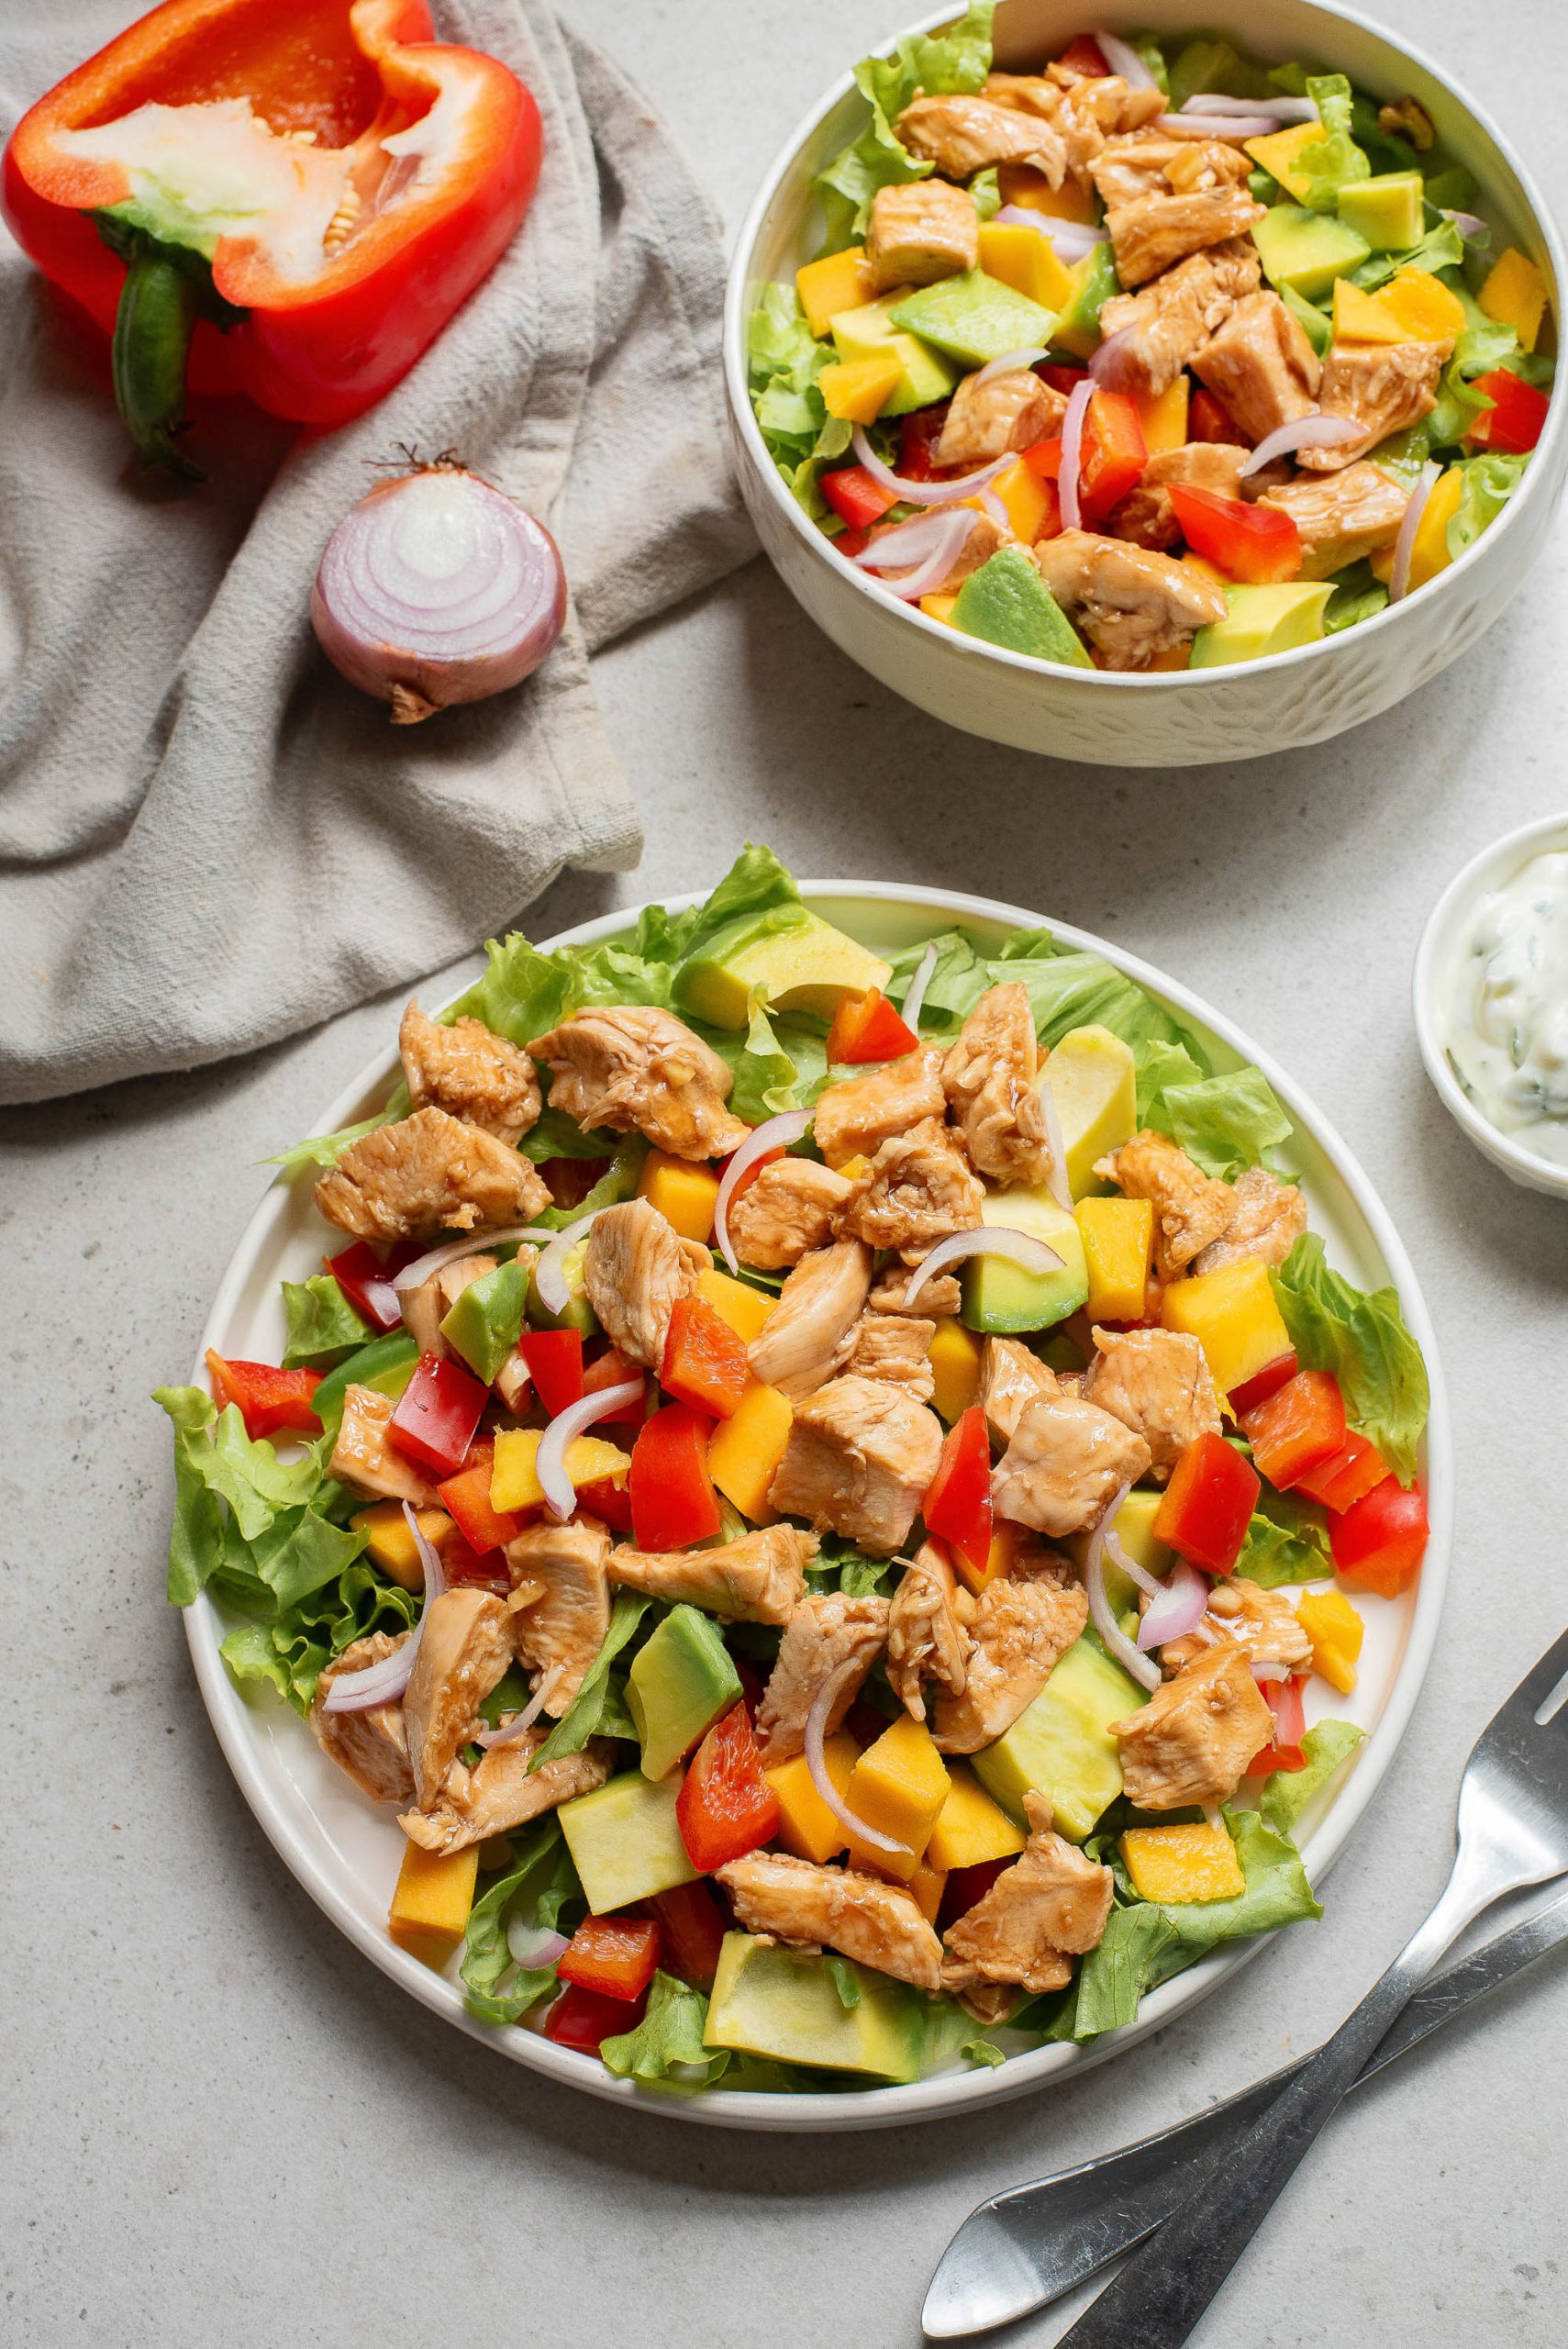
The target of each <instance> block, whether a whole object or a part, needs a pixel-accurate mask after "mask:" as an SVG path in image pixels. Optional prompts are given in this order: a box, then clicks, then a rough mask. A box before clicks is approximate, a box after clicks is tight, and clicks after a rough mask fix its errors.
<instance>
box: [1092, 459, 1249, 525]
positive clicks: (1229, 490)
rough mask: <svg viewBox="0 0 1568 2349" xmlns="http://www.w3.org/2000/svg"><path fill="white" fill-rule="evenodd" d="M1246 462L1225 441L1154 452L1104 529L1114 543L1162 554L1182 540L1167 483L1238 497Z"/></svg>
mask: <svg viewBox="0 0 1568 2349" xmlns="http://www.w3.org/2000/svg"><path fill="white" fill-rule="evenodd" d="M1246 462H1247V451H1245V449H1239V448H1238V447H1237V446H1236V444H1235V443H1234V441H1229V440H1189V441H1187V442H1186V443H1185V444H1184V447H1182V448H1180V449H1160V450H1156V451H1155V453H1154V455H1153V456H1151V458H1150V459H1149V461H1148V462H1147V463H1146V464H1145V466H1144V468H1143V473H1142V477H1141V479H1140V482H1139V484H1138V486H1137V488H1136V489H1133V490H1129V492H1128V495H1126V496H1125V497H1124V498H1123V499H1122V501H1121V504H1120V505H1119V506H1118V507H1117V508H1116V511H1115V512H1114V513H1113V514H1112V516H1111V518H1110V527H1111V529H1112V530H1113V531H1114V532H1115V533H1116V535H1117V537H1118V539H1130V540H1132V542H1133V544H1134V545H1135V546H1140V547H1154V548H1156V549H1158V550H1159V551H1161V552H1162V553H1165V552H1168V551H1169V550H1170V549H1171V548H1172V547H1174V546H1179V545H1180V544H1181V540H1182V526H1181V524H1180V523H1179V522H1178V521H1177V519H1176V509H1175V507H1173V505H1172V503H1171V491H1170V484H1171V483H1172V482H1180V483H1181V484H1182V485H1183V486H1184V488H1192V489H1210V490H1212V491H1213V492H1214V494H1215V495H1216V496H1217V497H1240V495H1241V468H1242V466H1243V465H1244V464H1245V463H1246Z"/></svg>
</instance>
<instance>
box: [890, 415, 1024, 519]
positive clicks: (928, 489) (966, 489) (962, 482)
mask: <svg viewBox="0 0 1568 2349" xmlns="http://www.w3.org/2000/svg"><path fill="white" fill-rule="evenodd" d="M850 438H851V440H852V441H853V443H854V451H855V454H856V456H857V457H858V458H859V459H860V461H861V462H862V465H863V466H864V467H865V469H866V471H867V473H870V475H871V477H872V479H873V481H875V482H880V483H881V484H882V486H883V488H884V489H890V490H891V491H892V492H893V495H894V496H895V497H896V498H898V499H900V500H901V501H902V502H903V504H904V505H906V506H952V505H954V504H956V503H957V502H958V501H959V500H960V499H961V498H964V497H973V495H974V493H975V491H976V490H978V489H984V486H985V484H986V483H987V482H988V481H995V478H996V475H997V474H998V473H1000V472H1001V471H1002V470H1003V468H1004V466H1006V465H1010V464H1011V463H1012V462H1013V453H1012V451H1011V450H1009V451H1007V454H1006V456H1005V457H993V458H992V460H991V462H990V463H989V464H988V465H982V466H981V467H980V468H979V470H978V472H976V473H963V474H962V475H961V476H960V478H959V479H958V480H957V481H906V480H905V478H904V476H903V475H902V473H895V472H894V470H893V468H892V466H891V465H884V463H883V462H882V459H881V458H880V457H879V456H878V455H877V453H876V451H875V450H874V449H873V447H872V445H871V441H870V440H869V439H868V438H867V435H866V429H865V426H864V425H863V424H857V425H856V427H855V429H854V430H853V432H852V433H851V435H850Z"/></svg>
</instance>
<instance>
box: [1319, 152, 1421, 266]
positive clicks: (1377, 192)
mask: <svg viewBox="0 0 1568 2349" xmlns="http://www.w3.org/2000/svg"><path fill="white" fill-rule="evenodd" d="M1426 196H1427V191H1426V187H1425V185H1424V184H1423V182H1422V179H1421V174H1420V173H1419V172H1380V173H1378V175H1377V177H1376V178H1375V179H1370V180H1347V181H1346V182H1345V184H1344V186H1343V187H1342V188H1340V192H1339V199H1338V201H1339V207H1340V219H1341V220H1342V221H1343V222H1344V224H1345V226H1346V228H1353V229H1354V230H1355V232H1356V234H1357V236H1358V237H1364V238H1365V239H1366V241H1367V243H1368V244H1369V245H1370V246H1371V247H1372V250H1373V252H1374V253H1403V252H1408V251H1409V250H1410V248H1411V246H1412V245H1418V244H1419V243H1420V241H1421V237H1422V232H1423V230H1424V228H1425V226H1426V217H1425V206H1426Z"/></svg>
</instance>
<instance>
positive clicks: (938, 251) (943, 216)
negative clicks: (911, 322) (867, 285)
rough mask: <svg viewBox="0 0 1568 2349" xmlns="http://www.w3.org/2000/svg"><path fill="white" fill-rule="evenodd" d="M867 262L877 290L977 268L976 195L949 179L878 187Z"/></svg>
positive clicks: (923, 282)
mask: <svg viewBox="0 0 1568 2349" xmlns="http://www.w3.org/2000/svg"><path fill="white" fill-rule="evenodd" d="M866 266H867V268H868V269H869V270H870V271H871V278H872V284H873V285H874V286H875V287H876V289H877V291H878V293H882V292H884V291H885V290H886V288H887V287H888V286H890V285H931V284H935V282H936V280H937V279H938V278H939V277H954V276H956V275H957V274H958V273H959V272H960V271H961V270H966V269H977V268H978V267H979V266H980V215H979V214H978V213H977V212H976V210H975V209H974V199H973V196H972V195H970V194H969V191H968V190H967V189H966V188H962V187H951V186H950V185H949V184H948V183H947V181H946V180H911V181H910V182H909V183H908V184H907V185H906V186H904V187H879V188H878V189H877V192H876V194H875V195H873V198H872V204H871V224H870V227H869V228H867V230H866ZM944 462H946V461H945V460H944Z"/></svg>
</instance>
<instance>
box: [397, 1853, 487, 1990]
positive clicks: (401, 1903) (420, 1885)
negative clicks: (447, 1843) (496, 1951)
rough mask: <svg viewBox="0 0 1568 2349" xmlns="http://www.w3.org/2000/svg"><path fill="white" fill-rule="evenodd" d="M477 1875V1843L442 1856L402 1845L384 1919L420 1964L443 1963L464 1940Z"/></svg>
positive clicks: (401, 1943)
mask: <svg viewBox="0 0 1568 2349" xmlns="http://www.w3.org/2000/svg"><path fill="white" fill-rule="evenodd" d="M478 1875H479V1846H478V1845H477V1844H476V1843H471V1844H470V1845H469V1847H468V1849H467V1850H466V1851H465V1852H440V1853H438V1852H427V1851H424V1850H422V1849H421V1848H420V1846H419V1845H418V1844H417V1843H408V1844H406V1845H405V1847H404V1853H403V1865H402V1867H401V1868H400V1869H399V1870H398V1872H397V1886H396V1889H395V1891H394V1893H393V1896H392V1907H391V1909H389V1911H388V1912H387V1919H386V1930H387V1932H389V1933H390V1934H391V1936H392V1938H393V1940H394V1941H395V1943H397V1946H398V1948H399V1949H406V1950H407V1951H408V1952H409V1954H410V1955H411V1956H414V1957H417V1959H418V1960H419V1963H420V1964H421V1965H436V1966H439V1965H444V1964H445V1963H446V1961H447V1959H448V1958H449V1957H450V1955H451V1954H452V1952H453V1950H454V1949H456V1947H457V1945H458V1943H459V1942H461V1941H462V1935H463V1928H464V1926H465V1925H466V1924H467V1923H468V1912H469V1910H470V1909H472V1908H473V1887H474V1882H475V1880H476V1878H477V1876H478Z"/></svg>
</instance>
